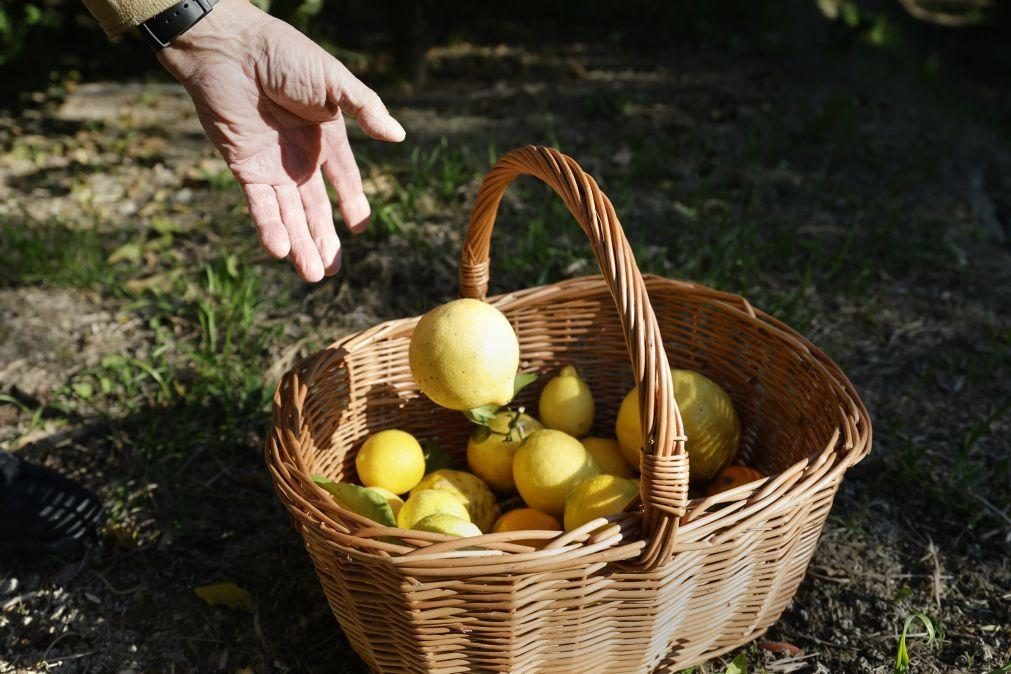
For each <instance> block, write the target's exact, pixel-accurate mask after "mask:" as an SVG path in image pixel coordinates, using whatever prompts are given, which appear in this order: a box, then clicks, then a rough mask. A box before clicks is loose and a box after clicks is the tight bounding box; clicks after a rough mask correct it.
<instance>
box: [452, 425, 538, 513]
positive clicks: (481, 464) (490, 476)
mask: <svg viewBox="0 0 1011 674" xmlns="http://www.w3.org/2000/svg"><path fill="white" fill-rule="evenodd" d="M542 428H544V427H543V426H541V423H540V422H539V421H537V419H534V418H533V417H532V416H530V415H529V414H520V413H519V412H512V411H508V410H506V411H502V412H499V413H498V414H496V415H495V416H494V417H493V418H492V420H491V421H490V422H488V427H487V428H478V429H477V430H476V431H474V433H473V434H472V435H471V436H470V440H469V441H468V442H467V466H468V467H469V468H470V469H471V471H473V473H474V474H475V475H477V476H478V477H480V478H481V479H482V480H484V481H485V482H486V483H487V484H488V486H489V487H491V488H492V489H494V490H495V491H497V492H499V493H500V494H512V493H514V492H515V491H516V482H514V481H513V456H514V455H515V454H516V450H517V449H519V448H520V444H522V443H523V441H524V440H526V438H527V436H528V435H530V434H531V433H533V432H534V431H539V430H541V429H542Z"/></svg>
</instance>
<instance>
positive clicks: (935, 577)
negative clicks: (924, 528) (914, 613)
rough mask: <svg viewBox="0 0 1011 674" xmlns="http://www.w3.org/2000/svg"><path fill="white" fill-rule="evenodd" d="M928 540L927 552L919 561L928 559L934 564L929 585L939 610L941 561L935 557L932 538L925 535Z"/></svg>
mask: <svg viewBox="0 0 1011 674" xmlns="http://www.w3.org/2000/svg"><path fill="white" fill-rule="evenodd" d="M927 540H928V541H929V542H928V544H927V554H926V555H924V556H923V557H922V558H921V559H920V561H921V562H924V561H926V560H927V559H930V560H931V561H932V562H933V564H934V572H933V573H932V574H930V578H931V585H932V588H933V591H934V603H935V604H936V605H937V610H938V611H940V610H941V562H940V560H939V559H938V558H937V546H936V545H935V544H934V540H933V539H932V538H930V537H929V536H928V537H927Z"/></svg>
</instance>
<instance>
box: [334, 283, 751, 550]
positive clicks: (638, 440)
mask: <svg viewBox="0 0 1011 674" xmlns="http://www.w3.org/2000/svg"><path fill="white" fill-rule="evenodd" d="M409 360H410V366H411V373H412V376H413V377H414V380H415V382H416V383H417V385H418V388H419V389H420V390H421V392H422V393H424V394H425V395H426V396H428V397H429V398H430V399H431V400H432V401H434V402H435V403H437V404H438V405H441V406H443V407H446V408H448V409H453V410H459V411H461V412H463V413H464V414H465V415H466V416H467V417H468V418H469V419H470V420H471V421H472V422H474V424H475V429H474V431H473V433H472V434H471V436H470V439H469V441H468V443H467V447H466V457H467V467H468V468H469V470H468V471H464V470H454V469H450V468H434V469H432V470H429V468H432V466H431V465H430V464H431V462H426V458H425V450H424V449H423V448H422V445H421V443H420V442H419V441H418V439H417V438H416V437H415V436H413V435H412V434H410V433H407V432H405V431H403V430H399V429H387V430H382V431H379V432H377V433H374V434H373V435H371V436H369V437H368V438H367V439H366V440H365V442H364V443H363V444H362V445H361V447H360V448H359V450H358V453H357V455H356V457H355V468H356V471H357V474H358V479H359V481H360V482H361V485H354V484H350V483H334V482H331V481H330V480H329V479H327V478H325V477H323V476H314V478H315V479H316V480H317V482H319V483H320V484H321V485H322V486H324V488H326V489H327V490H328V491H329V492H330V493H331V494H332V495H333V497H334V499H335V500H337V501H338V502H339V503H340V504H341V505H342V506H344V507H346V508H348V509H350V510H352V511H353V512H356V513H358V514H359V515H362V516H363V517H365V518H366V519H369V520H374V521H376V522H378V523H380V524H384V525H388V526H396V527H399V528H401V529H414V530H417V531H428V532H435V533H441V534H449V535H453V536H478V535H481V534H482V533H490V532H503V531H528V530H547V531H561V530H562V529H563V528H564V530H566V531H571V530H573V529H575V528H578V527H580V526H582V525H584V524H586V523H588V522H591V521H592V520H595V519H597V518H599V517H608V516H611V515H616V514H618V513H621V512H622V511H624V510H626V509H627V508H628V507H629V506H630V505H631V504H632V503H633V501H635V499H636V497H637V496H638V494H639V481H638V480H637V479H636V477H635V476H636V475H637V473H638V468H639V462H640V454H641V452H642V432H641V427H640V419H639V401H638V395H637V391H636V390H632V391H629V392H628V395H627V396H626V397H625V399H624V401H623V402H622V403H621V407H620V408H619V410H618V415H617V422H616V423H615V426H614V437H596V436H591V435H590V432H591V429H593V428H594V418H595V414H596V409H595V407H596V406H595V403H594V399H593V394H592V391H591V390H590V387H589V385H588V384H587V383H586V381H584V380H583V379H582V377H581V376H580V374H579V372H578V371H577V370H576V369H575V368H574V367H572V366H571V365H567V366H564V367H562V368H561V369H560V371H558V372H556V373H554V376H553V377H552V378H551V379H549V380H548V381H547V383H546V384H545V385H544V386H543V388H542V389H541V392H540V396H539V399H538V409H537V416H536V417H535V416H533V415H531V414H528V413H527V411H526V410H525V409H524V408H522V407H519V408H513V407H509V404H510V402H511V401H512V400H513V398H514V397H515V395H516V393H517V392H518V390H519V388H521V387H522V385H524V384H526V383H529V381H530V380H531V379H532V377H529V376H526V375H517V372H518V369H519V362H520V349H519V341H518V339H517V337H516V333H515V332H514V330H513V328H512V326H511V325H510V323H509V321H508V319H506V317H505V316H504V315H503V314H502V313H501V312H500V311H498V310H497V309H496V308H495V307H493V306H491V305H490V304H487V303H485V302H480V301H477V300H471V299H461V300H456V301H453V302H449V303H447V304H444V305H441V306H439V307H436V308H435V309H433V310H432V311H430V312H428V313H427V314H425V315H424V316H423V317H422V318H421V319H420V320H419V321H418V323H417V325H416V326H415V329H414V332H413V334H412V337H411V344H410V352H409ZM671 376H672V379H673V382H674V396H675V399H676V400H677V402H678V407H679V408H680V410H681V416H682V420H683V422H684V427H685V432H686V435H687V437H688V441H687V443H686V448H687V451H688V454H689V459H690V462H689V465H690V473H691V476H690V477H691V481H692V483H693V484H704V483H708V485H709V489H708V493H710V494H715V493H718V492H719V491H723V490H726V489H730V488H733V487H736V486H739V485H741V484H744V483H746V482H750V481H753V480H756V479H760V478H761V477H762V476H761V474H760V473H758V472H757V471H755V470H754V469H753V468H747V467H744V466H735V465H730V464H731V461H732V459H733V458H734V455H735V454H736V452H737V446H738V443H739V440H740V423H739V421H738V417H737V413H736V412H735V410H734V406H733V403H732V402H731V400H730V397H729V396H728V395H727V393H726V392H725V391H724V390H723V389H722V388H721V387H720V386H719V385H718V384H716V383H715V382H713V381H712V380H711V379H709V378H707V377H705V376H704V375H702V374H700V373H698V372H693V371H690V370H672V371H671ZM435 434H437V433H433V435H435ZM520 501H522V503H520ZM503 503H505V504H512V505H513V506H515V507H511V508H509V507H508V505H507V507H506V512H505V513H504V514H503V513H502V509H503V508H502V504H503ZM526 542H527V543H528V544H530V545H538V544H539V543H538V540H537V539H533V540H530V541H526Z"/></svg>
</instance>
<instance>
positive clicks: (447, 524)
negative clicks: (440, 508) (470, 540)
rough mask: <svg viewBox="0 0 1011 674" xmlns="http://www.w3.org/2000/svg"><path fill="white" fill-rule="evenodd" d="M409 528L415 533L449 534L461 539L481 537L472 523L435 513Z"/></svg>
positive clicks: (479, 531) (478, 530)
mask: <svg viewBox="0 0 1011 674" xmlns="http://www.w3.org/2000/svg"><path fill="white" fill-rule="evenodd" d="M411 528H412V529H414V530H416V531H430V532H432V533H434V534H449V535H450V536H459V537H461V538H463V537H466V536H480V535H481V530H480V529H478V528H477V525H476V524H474V523H473V522H468V521H467V520H465V519H461V518H459V517H454V516H453V515H447V514H446V513H435V514H433V515H429V516H428V517H423V518H421V519H420V520H418V521H417V522H415V523H414V526H413V527H411Z"/></svg>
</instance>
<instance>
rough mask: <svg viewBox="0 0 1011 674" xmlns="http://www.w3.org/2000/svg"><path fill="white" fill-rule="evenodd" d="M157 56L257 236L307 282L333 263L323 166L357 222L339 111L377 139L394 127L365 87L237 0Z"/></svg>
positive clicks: (359, 198) (360, 201)
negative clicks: (234, 183) (238, 192)
mask: <svg viewBox="0 0 1011 674" xmlns="http://www.w3.org/2000/svg"><path fill="white" fill-rule="evenodd" d="M158 59H159V60H160V61H161V63H162V64H163V65H164V66H165V67H166V68H167V69H168V71H169V72H170V73H172V75H173V76H174V77H175V78H176V79H177V80H179V81H180V82H181V83H182V84H183V86H184V87H186V90H187V91H188V92H189V94H190V96H191V97H192V98H193V103H194V104H195V106H196V110H197V116H198V117H199V118H200V123H201V124H202V125H203V127H204V130H205V131H206V132H207V135H208V136H209V137H210V139H211V141H212V142H213V143H214V145H215V146H217V148H218V150H219V151H220V152H221V154H222V156H223V157H224V159H225V161H226V162H227V163H228V167H229V168H230V169H231V170H232V173H234V174H235V177H236V178H237V179H238V181H239V183H240V184H241V185H242V189H243V191H244V192H245V194H246V199H247V201H248V202H249V211H250V214H251V215H252V217H253V222H254V224H255V225H256V229H257V232H258V233H259V236H260V243H262V244H263V247H264V248H265V249H266V250H267V251H268V252H269V253H270V254H271V255H273V256H275V257H278V258H283V257H286V256H289V255H290V257H291V261H292V264H294V266H295V269H296V270H297V272H298V274H299V276H301V277H302V278H303V279H304V280H306V281H309V282H316V281H319V280H320V279H322V278H323V276H324V275H327V276H329V275H332V274H335V273H337V270H338V269H339V268H340V261H341V255H340V239H339V238H338V237H337V233H336V231H335V229H334V222H333V210H332V208H331V206H330V200H329V198H328V197H327V192H326V186H325V185H324V182H323V176H324V175H325V176H326V179H327V180H328V181H329V182H330V184H331V185H333V188H334V191H335V192H336V195H337V203H338V206H339V208H340V212H341V217H342V218H343V219H344V223H345V225H347V227H348V229H349V230H351V232H354V233H357V232H360V231H362V230H363V229H364V228H365V227H366V226H367V225H368V221H369V203H368V200H367V199H366V198H365V193H364V191H363V190H362V179H361V174H360V173H359V171H358V165H357V164H356V163H355V159H354V155H353V154H352V153H351V146H350V145H349V144H348V137H347V130H346V128H345V126H344V118H343V115H342V114H341V113H342V112H343V113H344V114H347V115H348V116H350V117H354V118H355V119H356V121H357V122H358V126H360V127H361V128H362V130H363V131H365V133H367V134H368V135H369V136H371V137H372V138H375V139H377V140H385V141H393V142H399V141H401V140H403V139H404V135H405V134H404V129H403V127H401V126H400V124H399V123H398V122H397V120H395V119H394V118H393V117H392V116H391V115H390V113H389V112H388V111H387V110H386V106H384V105H383V102H382V101H381V100H380V99H379V96H378V95H376V93H375V92H374V91H372V90H371V89H369V88H368V87H367V86H365V85H364V84H362V82H361V81H359V80H358V79H357V78H355V76H354V75H352V74H351V73H350V72H349V71H348V69H347V68H346V67H344V65H343V64H341V63H340V61H338V60H337V59H335V58H333V57H332V56H330V55H329V54H327V53H326V52H325V51H324V50H323V49H321V48H320V47H319V46H318V45H316V44H315V43H314V42H313V41H312V40H310V39H309V38H307V37H305V36H304V35H302V33H300V32H299V31H297V30H296V29H295V28H293V27H292V26H290V25H288V24H286V23H284V22H283V21H280V20H278V19H275V18H273V17H271V16H270V15H268V14H266V13H264V12H262V11H260V10H259V9H257V8H256V7H254V6H253V5H251V4H250V3H249V2H247V0H221V1H220V2H219V3H218V4H217V6H216V7H215V8H214V10H213V11H212V12H211V13H210V14H208V15H207V16H206V17H205V18H204V19H203V20H202V21H200V22H199V23H197V24H196V25H195V26H193V27H192V28H191V29H190V30H188V31H186V32H185V33H183V34H182V35H180V36H179V37H178V38H177V39H176V40H174V41H173V42H172V45H171V46H170V47H168V48H166V49H164V50H162V51H161V52H159V53H158Z"/></svg>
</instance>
